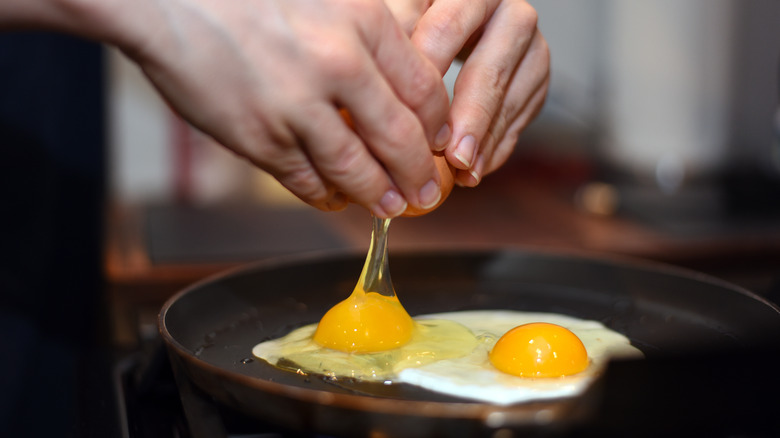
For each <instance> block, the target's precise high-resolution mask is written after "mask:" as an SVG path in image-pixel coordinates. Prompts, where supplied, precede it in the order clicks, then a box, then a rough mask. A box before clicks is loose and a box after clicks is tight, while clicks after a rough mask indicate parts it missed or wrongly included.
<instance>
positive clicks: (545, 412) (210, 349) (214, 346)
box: [160, 250, 780, 436]
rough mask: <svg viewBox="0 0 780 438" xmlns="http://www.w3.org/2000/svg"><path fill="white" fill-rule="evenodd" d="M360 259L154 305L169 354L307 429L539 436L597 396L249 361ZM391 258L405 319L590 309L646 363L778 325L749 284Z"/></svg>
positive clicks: (219, 283) (195, 376) (625, 270)
mask: <svg viewBox="0 0 780 438" xmlns="http://www.w3.org/2000/svg"><path fill="white" fill-rule="evenodd" d="M363 259H364V255H363V254H334V255H311V256H304V257H298V258H288V259H283V260H271V261H264V262H261V263H257V264H254V265H250V266H247V267H245V268H242V269H239V270H235V271H232V272H229V273H226V274H224V275H221V276H217V277H215V278H212V279H209V280H207V281H204V282H201V283H199V284H196V285H194V286H192V287H190V288H188V289H186V290H185V291H183V292H181V293H180V294H178V295H177V296H175V297H173V298H172V299H171V300H169V301H168V303H166V305H165V306H164V308H163V309H162V312H161V314H160V328H161V332H162V335H163V338H164V340H165V342H166V343H167V345H168V347H169V349H170V351H171V353H172V354H171V357H172V359H173V360H174V361H175V364H176V366H177V367H179V368H180V369H182V370H184V372H185V373H186V375H187V377H188V378H189V379H191V381H192V382H194V383H195V385H196V386H197V387H199V388H200V389H202V390H204V391H205V392H206V393H208V394H210V395H211V396H213V397H214V398H216V399H217V400H219V401H220V402H222V403H225V404H227V405H228V406H230V407H233V408H235V409H238V410H240V411H242V412H245V413H247V414H249V415H252V416H255V417H257V418H260V419H263V420H265V421H270V422H273V423H276V424H279V425H281V426H283V427H287V428H291V429H294V430H300V431H303V432H306V433H322V434H330V435H338V436H342V435H352V436H366V435H369V434H375V435H376V436H472V435H488V434H491V433H493V432H495V431H497V430H513V431H526V432H527V431H529V430H538V429H539V428H541V429H542V430H544V431H547V432H551V431H555V430H563V429H565V428H567V427H570V426H571V425H573V424H577V423H578V422H581V421H584V420H583V419H587V418H588V417H589V416H591V415H593V412H592V410H593V409H594V406H596V405H598V402H597V400H596V398H598V397H600V396H602V395H603V394H602V393H601V392H600V391H599V390H598V389H599V385H596V386H595V387H594V389H593V390H592V391H590V392H588V393H586V394H585V395H584V396H583V397H578V398H575V399H570V400H559V401H553V402H545V403H531V404H520V405H515V406H509V407H499V406H491V405H489V404H482V403H474V402H471V401H468V400H461V399H456V398H453V397H448V396H443V395H439V394H435V393H432V392H428V391H425V390H422V389H418V388H416V387H412V386H406V385H391V386H385V385H379V384H374V385H370V384H365V383H360V382H350V381H343V380H342V381H332V380H328V379H324V378H319V377H317V376H304V375H298V374H295V373H291V372H287V371H281V370H278V369H276V368H274V367H272V366H270V365H268V364H267V363H265V362H263V361H261V360H258V359H254V358H253V357H252V353H251V350H252V347H253V346H254V345H255V344H257V343H259V342H261V341H263V340H267V339H271V338H275V337H279V336H282V335H284V334H286V333H287V332H289V331H290V330H291V329H293V328H296V327H299V326H301V325H304V324H309V323H313V322H316V321H318V320H319V318H320V317H321V316H322V314H323V313H324V312H325V311H326V310H327V309H328V308H329V307H330V306H332V305H333V304H335V303H336V302H338V301H340V300H342V299H344V298H346V296H347V295H348V294H349V293H350V292H351V290H352V288H353V287H354V285H355V283H356V281H357V278H358V275H359V274H360V270H361V268H362V264H363ZM390 264H391V266H390V270H391V274H392V278H393V283H394V284H395V289H396V292H397V293H398V295H399V298H400V299H401V301H402V302H403V303H404V305H405V307H406V309H407V310H408V311H409V313H410V314H412V315H415V314H422V313H432V312H444V311H456V310H466V309H514V310H525V311H543V312H556V313H561V314H566V315H573V316H576V317H580V318H586V319H594V320H598V321H601V322H602V323H604V324H605V325H607V326H608V327H610V328H612V329H614V330H617V331H618V332H621V333H623V334H625V335H626V336H628V337H629V338H630V339H631V341H632V343H633V344H634V345H635V346H637V347H638V348H639V349H641V350H642V351H643V352H644V353H645V355H646V356H647V358H648V360H652V359H653V358H663V357H667V356H668V357H674V356H680V355H682V356H685V355H687V354H690V353H691V352H703V353H705V354H707V353H709V352H720V351H733V350H739V349H741V348H750V347H753V346H755V345H767V343H771V342H773V340H774V339H773V337H774V336H776V335H777V334H778V333H780V312H779V311H778V308H777V307H775V306H773V305H772V304H770V303H768V302H766V301H764V300H762V299H761V298H759V297H757V296H755V295H754V294H752V293H750V292H748V291H745V290H742V289H740V288H737V287H735V286H732V285H729V284H727V283H724V282H721V281H718V280H715V279H713V278H710V277H706V276H704V275H699V274H695V273H691V272H688V271H684V270H679V269H675V268H671V267H666V266H660V265H655V264H645V263H637V262H634V261H623V260H613V259H603V258H595V257H585V256H580V255H569V254H559V253H546V252H539V251H523V250H501V251H461V252H457V251H448V252H431V253H421V254H394V253H393V254H391V256H390ZM606 374H607V375H608V374H609V371H608V372H607V373H606ZM637 396H638V397H639V396H641V395H637Z"/></svg>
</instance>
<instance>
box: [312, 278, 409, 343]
mask: <svg viewBox="0 0 780 438" xmlns="http://www.w3.org/2000/svg"><path fill="white" fill-rule="evenodd" d="M413 329H414V322H413V321H412V318H411V317H410V316H409V314H408V313H407V312H406V309H404V308H403V306H402V305H401V302H400V301H398V298H397V297H396V296H392V297H388V296H385V295H381V294H378V293H376V292H368V293H366V292H364V291H363V290H362V288H361V287H360V285H358V287H356V288H355V290H354V291H353V292H352V295H350V296H349V298H347V299H346V300H344V301H342V302H340V303H338V304H336V305H335V306H333V307H332V308H331V309H330V310H329V311H328V312H327V313H326V314H325V316H323V317H322V319H321V320H320V323H319V324H318V325H317V330H316V332H315V333H314V341H315V342H316V343H318V344H319V345H321V346H323V347H327V348H332V349H334V350H339V351H344V352H347V353H374V352H377V351H385V350H391V349H393V348H397V347H400V346H401V345H404V344H406V343H407V342H409V339H410V338H411V337H412V330H413Z"/></svg>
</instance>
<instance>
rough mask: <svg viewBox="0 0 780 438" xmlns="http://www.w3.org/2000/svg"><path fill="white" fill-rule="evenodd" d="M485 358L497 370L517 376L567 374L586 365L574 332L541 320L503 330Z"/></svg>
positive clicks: (580, 369)
mask: <svg viewBox="0 0 780 438" xmlns="http://www.w3.org/2000/svg"><path fill="white" fill-rule="evenodd" d="M489 358H490V363H492V364H493V366H494V367H496V368H497V369H498V370H499V371H502V372H505V373H507V374H512V375H515V376H519V377H562V376H570V375H572V374H577V373H579V372H581V371H583V370H585V368H587V367H588V353H587V351H586V350H585V346H584V345H583V344H582V341H580V339H579V338H578V337H577V335H575V334H574V333H572V332H571V331H569V330H568V329H566V328H564V327H561V326H559V325H556V324H549V323H543V322H539V323H530V324H523V325H521V326H518V327H515V328H513V329H512V330H510V331H508V332H506V333H505V334H504V335H503V336H502V337H501V338H500V339H499V340H498V341H497V342H496V345H495V346H494V347H493V350H491V352H490V355H489Z"/></svg>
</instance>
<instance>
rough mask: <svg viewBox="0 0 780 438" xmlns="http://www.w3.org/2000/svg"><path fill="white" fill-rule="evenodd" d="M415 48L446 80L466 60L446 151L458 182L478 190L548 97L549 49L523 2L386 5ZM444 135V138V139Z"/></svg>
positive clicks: (439, 146) (411, 0) (428, 0)
mask: <svg viewBox="0 0 780 438" xmlns="http://www.w3.org/2000/svg"><path fill="white" fill-rule="evenodd" d="M386 1H387V3H388V5H389V7H390V9H391V10H392V11H393V14H394V15H395V16H396V18H397V19H398V21H399V22H400V23H401V25H402V27H403V28H404V31H405V32H406V33H407V34H408V35H409V36H410V38H411V40H412V43H413V44H414V45H415V47H417V48H418V49H420V51H421V52H422V53H423V54H425V56H426V57H427V58H428V59H430V60H431V61H433V63H434V64H435V65H436V68H438V69H439V72H440V73H441V74H442V75H443V74H444V73H445V72H446V71H447V69H448V68H449V67H450V65H451V64H452V62H453V60H455V59H456V58H458V57H460V58H462V59H463V60H464V63H463V67H462V68H461V71H460V73H459V75H458V78H457V80H456V82H455V87H454V93H453V94H454V96H453V100H452V107H451V109H450V112H449V118H448V121H447V124H446V125H445V126H447V128H449V135H448V136H447V135H445V134H440V138H439V139H437V140H439V141H438V142H437V143H436V145H435V149H436V150H445V151H446V156H447V159H448V161H449V163H450V164H451V165H452V166H453V167H455V168H456V169H458V170H457V172H456V175H455V178H456V183H457V184H459V185H461V186H469V187H474V186H476V185H477V184H479V182H480V181H481V179H482V177H483V176H485V175H486V174H488V173H490V172H493V171H494V170H496V169H497V168H499V167H500V166H501V165H502V164H503V163H504V162H506V160H507V159H508V158H509V156H510V154H511V153H512V151H513V150H514V147H515V144H516V143H517V139H518V137H519V135H520V133H521V132H522V131H523V129H525V127H526V126H528V124H529V123H530V122H531V121H532V120H533V119H534V117H536V115H537V114H538V113H539V111H540V110H541V108H542V105H543V104H544V100H545V98H546V96H547V90H548V87H549V79H550V52H549V49H548V46H547V42H546V41H545V39H544V37H543V36H542V34H541V32H540V31H539V29H538V28H537V14H536V11H535V10H534V9H533V7H532V6H531V5H529V4H528V2H526V1H525V0H484V1H474V0H386ZM445 137H446V138H445Z"/></svg>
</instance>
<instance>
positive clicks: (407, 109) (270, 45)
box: [124, 0, 449, 217]
mask: <svg viewBox="0 0 780 438" xmlns="http://www.w3.org/2000/svg"><path fill="white" fill-rule="evenodd" d="M158 3H159V6H160V7H161V12H160V16H159V17H153V18H157V19H159V20H158V21H153V22H151V23H146V26H145V27H144V29H145V30H146V31H145V32H144V33H142V35H143V37H142V38H139V39H137V40H135V41H132V42H131V44H128V45H126V47H124V49H125V52H126V53H127V54H128V55H129V56H130V57H131V58H133V59H134V60H135V61H136V62H137V63H138V64H139V65H140V66H141V68H142V69H143V71H144V72H145V73H146V75H147V76H148V77H149V78H150V79H151V81H152V82H153V83H154V84H155V85H156V87H157V88H158V89H159V90H160V91H161V92H162V94H163V95H164V96H165V97H166V98H167V99H168V101H169V102H170V104H171V105H172V106H173V107H174V108H176V109H177V110H178V111H179V112H180V113H181V114H182V115H183V116H184V117H185V118H186V119H187V120H188V121H190V122H191V123H193V124H194V125H195V126H197V127H198V128H200V129H201V130H203V131H204V132H206V133H208V134H210V135H212V136H213V137H214V138H215V139H216V140H217V141H219V142H220V143H222V144H224V145H225V146H227V147H229V148H231V149H232V150H234V151H235V152H237V153H238V154H240V155H242V156H244V157H246V158H248V159H249V160H250V161H252V162H253V163H255V164H256V165H258V166H259V167H261V168H263V169H265V170H267V171H268V172H270V173H271V174H272V175H273V176H274V177H276V178H277V179H278V180H279V181H280V182H281V183H282V184H283V185H284V186H285V187H287V188H288V189H289V190H291V191H292V192H293V193H294V194H296V195H297V196H298V197H300V198H301V199H303V200H304V201H306V202H308V203H310V204H311V205H314V206H316V207H318V208H321V209H324V210H332V209H339V208H343V207H344V206H345V205H346V200H347V199H348V198H349V199H351V200H352V201H354V202H357V203H359V204H361V205H364V206H366V207H367V208H369V209H371V210H372V211H373V212H374V213H375V214H376V215H378V216H380V217H390V216H395V215H397V214H399V213H401V212H403V211H404V210H405V209H406V206H407V202H408V204H409V205H410V206H417V207H422V208H425V207H427V206H428V205H430V204H433V203H435V202H436V201H437V200H438V198H439V196H440V189H439V186H440V184H441V180H440V177H439V175H438V173H437V171H436V168H435V166H434V163H433V158H432V156H431V152H430V146H429V145H430V144H431V142H432V141H433V137H434V136H435V135H436V133H437V132H438V131H439V129H440V128H441V127H442V126H443V125H444V124H445V122H446V117H447V110H448V107H449V104H448V98H447V95H446V90H445V89H444V85H443V82H442V80H441V76H440V74H439V73H438V71H437V69H436V67H435V66H434V65H433V64H432V63H431V62H430V61H429V60H428V59H427V58H425V57H423V56H422V55H421V54H420V53H419V52H418V51H417V50H416V49H415V48H414V47H413V45H412V44H411V42H410V41H409V40H408V38H407V37H406V36H405V35H404V34H403V31H402V30H401V29H400V27H399V26H398V24H397V22H396V21H395V20H394V18H393V16H392V15H391V13H390V12H389V10H388V9H387V8H386V7H385V5H384V4H383V3H382V2H381V1H374V0H365V1H362V0H341V1H335V0H333V1H331V0H322V1H306V0H276V1H252V0H175V1H174V0H171V1H159V2H158ZM150 28H151V29H154V31H149V30H148V29H150ZM342 107H343V108H345V109H346V110H348V111H349V113H351V115H352V118H353V121H354V124H355V131H356V132H355V131H353V130H351V129H350V128H349V126H347V124H346V123H345V122H344V121H343V120H342V118H341V117H340V116H339V109H340V108H342Z"/></svg>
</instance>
